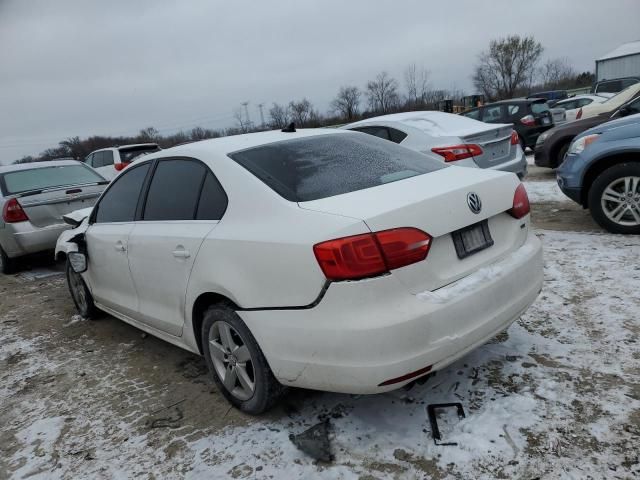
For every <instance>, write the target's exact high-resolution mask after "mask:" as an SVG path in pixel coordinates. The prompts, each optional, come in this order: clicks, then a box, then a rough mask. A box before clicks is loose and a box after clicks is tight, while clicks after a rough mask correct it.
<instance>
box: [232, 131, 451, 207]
mask: <svg viewBox="0 0 640 480" xmlns="http://www.w3.org/2000/svg"><path fill="white" fill-rule="evenodd" d="M229 156H230V157H231V158H232V159H233V160H235V161H236V162H238V163H239V164H240V165H242V166H243V167H244V168H246V169H247V170H249V171H250V172H251V173H252V174H254V175H255V176H256V177H258V178H259V179H260V180H262V181H263V182H264V183H266V184H267V185H268V186H269V187H271V188H272V189H273V190H275V191H276V192H277V193H278V194H280V195H281V196H282V197H284V198H286V199H287V200H290V201H292V202H307V201H311V200H317V199H319V198H326V197H332V196H334V195H340V194H343V193H348V192H354V191H356V190H363V189H365V188H371V187H375V186H378V185H382V184H385V183H390V182H395V181H398V180H402V179H404V178H409V177H415V176H416V175H423V174H425V173H430V172H433V171H435V170H440V169H441V168H445V167H446V166H445V165H444V164H443V163H442V162H440V161H438V160H436V159H433V158H430V157H428V156H426V155H423V154H421V153H418V152H414V151H412V150H409V149H407V148H404V147H400V146H398V145H396V144H394V143H392V142H389V141H387V140H382V139H379V138H376V137H372V136H371V135H366V134H364V133H356V132H350V133H341V134H330V135H321V136H316V137H307V138H301V139H296V140H286V141H282V142H276V143H271V144H267V145H261V146H259V147H254V148H250V149H247V150H242V151H239V152H235V153H232V154H230V155H229Z"/></svg>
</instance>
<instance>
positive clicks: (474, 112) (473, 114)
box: [462, 109, 480, 120]
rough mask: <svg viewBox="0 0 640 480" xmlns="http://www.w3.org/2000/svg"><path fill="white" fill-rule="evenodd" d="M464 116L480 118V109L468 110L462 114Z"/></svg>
mask: <svg viewBox="0 0 640 480" xmlns="http://www.w3.org/2000/svg"><path fill="white" fill-rule="evenodd" d="M462 115H463V116H465V117H468V118H473V119H474V120H480V109H475V110H469V111H468V112H464V113H463V114H462Z"/></svg>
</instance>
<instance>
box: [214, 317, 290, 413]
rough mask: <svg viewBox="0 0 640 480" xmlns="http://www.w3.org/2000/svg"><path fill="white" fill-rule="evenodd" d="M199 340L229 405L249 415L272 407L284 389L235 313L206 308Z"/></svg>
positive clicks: (216, 381) (217, 383)
mask: <svg viewBox="0 0 640 480" xmlns="http://www.w3.org/2000/svg"><path fill="white" fill-rule="evenodd" d="M202 339H203V351H204V356H205V360H206V362H207V366H208V367H209V371H210V372H211V373H212V375H213V380H214V381H215V383H216V385H217V386H218V389H219V390H220V391H221V392H222V394H223V395H224V396H225V397H226V399H227V400H228V401H229V402H230V403H231V404H233V405H234V406H236V407H237V408H239V409H240V410H242V411H243V412H246V413H249V414H252V415H257V414H260V413H262V412H264V411H266V410H268V409H269V408H271V407H272V406H273V405H274V404H275V402H276V401H277V400H278V398H279V397H280V395H281V394H282V392H283V391H284V387H283V386H282V385H281V384H280V383H278V381H277V380H276V379H275V377H274V376H273V373H272V372H271V368H269V364H268V363H267V360H266V359H265V358H264V355H263V354H262V350H260V347H259V346H258V343H257V342H256V340H255V338H253V335H252V334H251V332H250V331H249V329H248V328H247V326H246V325H245V324H244V322H243V321H242V320H241V319H240V317H239V316H238V314H237V313H236V312H234V311H233V310H232V309H230V308H228V307H226V306H222V305H215V306H212V307H210V308H209V309H208V310H207V311H206V312H205V314H204V321H203V322H202Z"/></svg>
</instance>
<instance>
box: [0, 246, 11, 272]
mask: <svg viewBox="0 0 640 480" xmlns="http://www.w3.org/2000/svg"><path fill="white" fill-rule="evenodd" d="M0 273H4V274H5V275H8V274H9V273H13V261H12V260H11V259H10V258H9V257H7V254H6V253H4V250H3V249H2V247H0Z"/></svg>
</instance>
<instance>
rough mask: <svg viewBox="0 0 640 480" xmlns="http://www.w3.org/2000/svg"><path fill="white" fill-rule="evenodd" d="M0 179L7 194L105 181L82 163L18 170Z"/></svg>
mask: <svg viewBox="0 0 640 480" xmlns="http://www.w3.org/2000/svg"><path fill="white" fill-rule="evenodd" d="M0 180H1V182H0V183H1V184H2V190H3V191H4V193H5V194H7V195H15V194H18V193H25V192H33V191H37V190H47V189H52V188H58V187H70V186H73V185H83V184H85V185H86V184H90V183H101V182H104V181H105V179H104V178H102V177H101V176H100V175H98V174H97V173H96V172H95V171H93V170H91V169H90V168H87V167H86V166H84V165H82V164H80V163H78V164H76V165H55V166H51V167H43V168H31V169H29V170H16V171H15V172H8V173H5V174H3V175H2V176H0Z"/></svg>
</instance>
